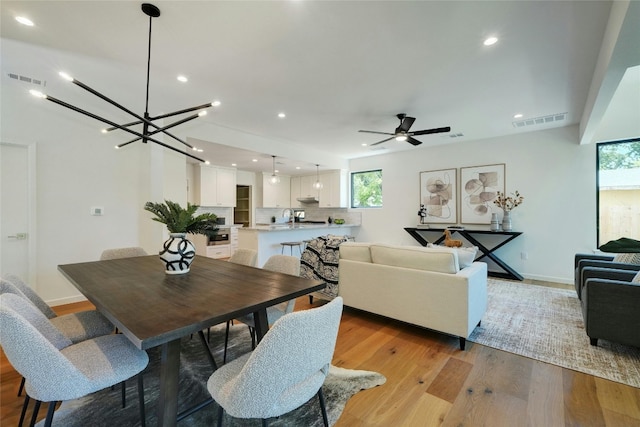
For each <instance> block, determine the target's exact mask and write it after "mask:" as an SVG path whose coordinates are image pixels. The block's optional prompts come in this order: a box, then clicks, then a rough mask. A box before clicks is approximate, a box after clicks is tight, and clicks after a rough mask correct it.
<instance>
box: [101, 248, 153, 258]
mask: <svg viewBox="0 0 640 427" xmlns="http://www.w3.org/2000/svg"><path fill="white" fill-rule="evenodd" d="M147 255H149V254H148V253H147V252H146V251H145V250H144V249H142V248H140V247H138V246H132V247H128V248H113V249H105V250H104V251H102V254H101V255H100V261H107V260H110V259H118V258H131V257H134V256H147Z"/></svg>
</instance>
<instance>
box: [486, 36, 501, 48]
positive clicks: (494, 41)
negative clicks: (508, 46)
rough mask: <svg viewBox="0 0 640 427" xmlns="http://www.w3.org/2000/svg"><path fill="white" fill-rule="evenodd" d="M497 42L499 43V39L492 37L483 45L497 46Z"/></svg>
mask: <svg viewBox="0 0 640 427" xmlns="http://www.w3.org/2000/svg"><path fill="white" fill-rule="evenodd" d="M497 42H498V38H497V37H494V36H491V37H489V38H487V39H486V40H485V41H484V43H483V44H484V45H485V46H491V45H494V44H496V43H497Z"/></svg>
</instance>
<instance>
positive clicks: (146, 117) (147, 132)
mask: <svg viewBox="0 0 640 427" xmlns="http://www.w3.org/2000/svg"><path fill="white" fill-rule="evenodd" d="M142 11H143V12H144V13H145V15H147V16H149V49H148V53H147V92H146V100H145V110H144V114H143V115H142V116H140V115H138V114H136V113H134V112H133V111H131V110H129V109H128V108H126V107H124V106H122V105H120V104H119V103H117V102H115V101H113V100H112V99H110V98H109V97H107V96H105V95H103V94H101V93H100V92H98V91H97V90H95V89H92V88H90V87H89V86H87V85H85V84H84V83H82V82H80V81H78V80H76V79H74V78H73V77H71V76H69V75H68V74H66V73H60V76H61V77H62V78H64V79H66V80H68V81H70V82H71V83H73V84H75V85H77V86H80V87H81V88H82V89H84V90H86V91H87V92H89V93H92V94H93V95H95V96H97V97H98V98H100V99H102V100H104V101H106V102H108V103H109V104H111V105H113V106H115V107H116V108H118V109H120V110H122V111H124V112H126V113H127V114H130V115H131V116H133V117H134V118H135V119H136V120H135V121H132V122H130V123H125V124H118V123H115V122H113V121H111V120H109V119H105V118H104V117H100V116H98V115H96V114H93V113H90V112H88V111H86V110H83V109H81V108H78V107H76V106H73V105H71V104H68V103H66V102H64V101H61V100H59V99H57V98H54V97H52V96H49V95H46V94H43V93H42V92H38V91H36V90H31V91H30V92H31V94H32V95H34V96H37V97H39V98H43V99H46V100H48V101H51V102H53V103H54V104H58V105H61V106H63V107H66V108H68V109H70V110H73V111H76V112H78V113H80V114H84V115H85V116H88V117H91V118H93V119H96V120H98V121H101V122H103V123H106V124H108V125H109V126H111V127H109V128H106V129H103V130H102V132H104V133H107V132H111V131H114V130H117V129H119V130H122V131H125V132H127V133H130V134H132V135H135V138H134V139H132V140H130V141H127V142H124V143H122V144H119V145H116V148H122V147H124V146H125V145H129V144H131V143H133V142H136V141H142V142H144V143H147V142H148V141H151V142H154V143H156V144H159V145H161V146H163V147H166V148H168V149H170V150H173V151H177V152H178V153H182V154H184V155H185V156H189V157H191V158H193V159H195V160H199V161H201V162H205V161H204V160H202V159H201V158H199V157H196V156H194V155H193V154H190V153H188V152H187V151H183V150H180V149H177V148H175V147H172V146H171V145H168V144H165V143H164V142H162V141H159V140H158V139H156V138H155V137H154V135H156V134H158V133H163V134H164V135H167V136H168V137H170V138H173V139H174V140H176V141H178V142H180V143H181V144H184V145H185V146H187V147H189V148H190V149H191V150H193V151H198V149H197V148H195V147H194V146H192V145H191V144H189V143H187V142H186V141H183V140H182V139H180V138H178V137H177V136H175V135H173V134H172V133H170V132H169V131H168V129H171V128H173V127H176V126H178V125H181V124H183V123H186V122H188V121H191V120H193V119H197V118H198V117H201V116H204V115H206V114H207V112H206V111H205V110H204V109H205V108H209V107H212V106H218V105H220V103H219V102H217V101H214V102H209V103H207V104H202V105H198V106H196V107H191V108H185V109H182V110H178V111H174V112H172V113H167V114H161V115H159V116H151V115H150V114H149V75H150V67H151V22H152V20H153V18H157V17H158V16H160V9H158V8H157V7H156V6H154V5H152V4H151V3H143V4H142ZM197 110H202V111H200V112H199V113H197V114H193V115H191V116H188V117H184V118H182V119H180V120H177V121H176V122H173V123H170V124H168V125H164V126H162V127H160V126H158V125H156V124H155V123H153V122H154V121H155V120H160V119H166V118H168V117H173V116H177V115H180V114H185V113H190V112H192V111H197ZM140 124H141V125H142V132H139V131H136V130H134V129H131V127H133V126H137V125H140Z"/></svg>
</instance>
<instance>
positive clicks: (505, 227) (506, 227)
mask: <svg viewBox="0 0 640 427" xmlns="http://www.w3.org/2000/svg"><path fill="white" fill-rule="evenodd" d="M511 230H512V228H511V211H504V215H503V216H502V231H511Z"/></svg>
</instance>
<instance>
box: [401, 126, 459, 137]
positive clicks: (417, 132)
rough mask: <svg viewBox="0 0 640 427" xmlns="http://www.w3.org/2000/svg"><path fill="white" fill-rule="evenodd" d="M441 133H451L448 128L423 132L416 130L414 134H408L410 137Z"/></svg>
mask: <svg viewBox="0 0 640 427" xmlns="http://www.w3.org/2000/svg"><path fill="white" fill-rule="evenodd" d="M442 132H451V128H450V127H449V126H447V127H444V128H434V129H425V130H417V131H415V132H410V134H411V135H429V134H432V133H442Z"/></svg>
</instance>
